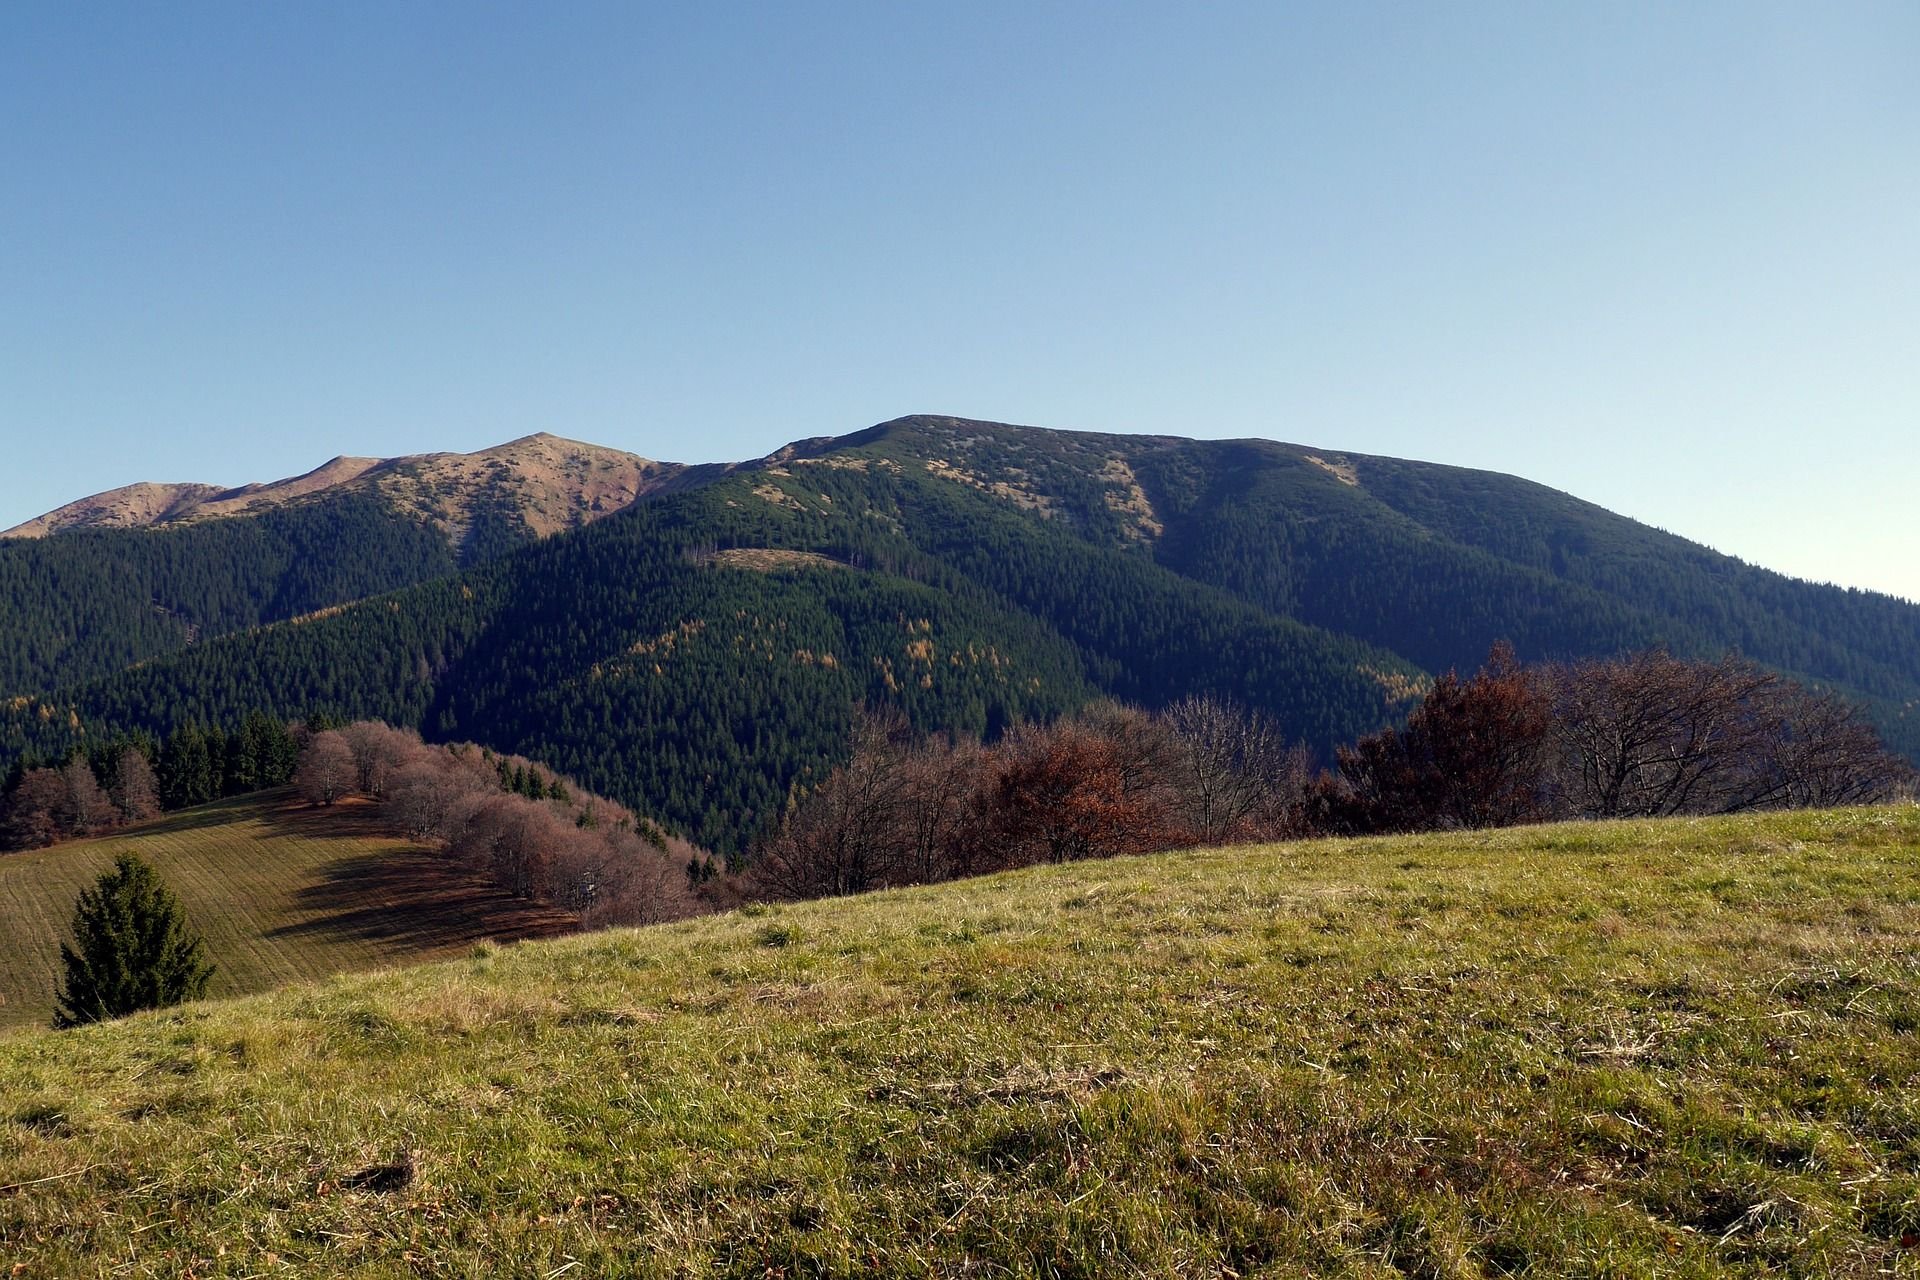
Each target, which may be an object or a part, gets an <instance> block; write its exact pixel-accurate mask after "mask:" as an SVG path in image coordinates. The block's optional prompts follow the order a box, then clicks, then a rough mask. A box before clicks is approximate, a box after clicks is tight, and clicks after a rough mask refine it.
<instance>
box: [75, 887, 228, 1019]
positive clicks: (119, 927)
mask: <svg viewBox="0 0 1920 1280" xmlns="http://www.w3.org/2000/svg"><path fill="white" fill-rule="evenodd" d="M73 939H74V941H73V945H71V946H69V945H68V944H66V943H62V944H61V945H60V959H61V961H62V963H64V964H65V965H66V971H67V973H66V983H65V985H64V987H63V989H62V990H61V992H60V1002H59V1007H58V1009H57V1010H56V1011H55V1013H54V1015H53V1025H54V1026H56V1027H77V1026H81V1025H82V1024H84V1023H89V1022H99V1021H102V1020H103V1019H107V1018H119V1017H124V1016H126V1015H127V1014H129V1013H134V1012H137V1011H138V1010H141V1009H159V1008H163V1007H165V1006H167V1005H175V1004H179V1003H180V1002H181V1001H183V1000H192V999H194V998H196V997H197V996H199V995H200V994H202V993H203V992H204V991H206V989H207V981H208V979H210V978H211V977H212V976H213V966H212V965H211V964H209V963H207V961H206V960H205V958H204V957H203V956H202V955H201V950H200V938H199V935H198V934H196V933H194V931H193V930H192V928H191V927H190V926H189V925H188V924H187V920H186V916H185V914H184V913H183V912H182V911H181V910H180V904H179V902H178V900H176V899H175V898H174V896H173V893H172V892H171V891H170V890H169V889H168V888H167V887H166V885H165V884H163V883H161V880H160V876H159V874H158V873H157V872H155V871H154V869H153V868H152V867H151V866H149V865H148V864H147V863H145V862H143V861H141V860H140V859H139V858H137V857H135V856H133V855H132V854H130V853H123V854H121V855H120V857H119V859H118V860H116V861H115V862H114V864H113V870H111V871H109V872H107V873H106V874H104V875H102V876H101V877H100V880H99V882H98V883H97V884H95V885H94V887H93V888H91V889H86V890H83V891H82V892H81V894H80V899H79V901H78V902H77V903H76V904H75V905H74V910H73Z"/></svg>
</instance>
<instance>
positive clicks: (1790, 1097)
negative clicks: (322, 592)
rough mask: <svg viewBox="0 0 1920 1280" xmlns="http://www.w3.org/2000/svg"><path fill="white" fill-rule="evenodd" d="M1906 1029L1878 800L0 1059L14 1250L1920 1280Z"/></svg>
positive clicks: (941, 1269)
mask: <svg viewBox="0 0 1920 1280" xmlns="http://www.w3.org/2000/svg"><path fill="white" fill-rule="evenodd" d="M1917 1029H1920V810H1916V809H1915V808H1913V807H1911V806H1909V807H1906V808H1903V809H1882V810H1857V811H1848V812H1837V813H1797V814H1787V815H1770V816H1755V817H1744V818H1736V819H1717V820H1700V821H1673V822H1664V823H1639V824H1613V825H1585V826H1568V827H1549V828H1534V829H1523V830H1512V831H1504V832H1497V833H1488V834H1469V835H1451V836H1430V837H1417V838H1405V839H1384V840H1374V841H1356V842H1345V843H1340V842H1333V843H1317V844H1299V845H1284V846H1277V847H1267V848H1243V849H1228V850H1214V851H1204V852H1195V853H1185V854H1177V855H1169V856H1162V857H1155V858H1143V859H1132V860H1122V861H1113V862H1103V863H1086V864H1080V865H1073V866H1067V867H1060V868H1046V869H1039V870H1031V871H1024V872H1018V873H1013V874H1009V875H1005V876H1000V877H995V878H992V879H986V880H980V881H974V882H962V883H956V884H951V885H946V886H940V887H935V888H929V889H915V890H910V891H902V892H894V893H884V894H877V895H873V896H870V897H866V898H863V899H857V900H842V901H834V902H821V903H812V904H806V905H802V906H796V907H789V908H782V909H774V910H765V909H763V910H757V911H750V912H742V913H737V914H733V915H728V916H721V917H712V918H707V919H703V920H696V921H691V922H687V923H683V924H677V925H672V926H666V927H660V928H655V929H650V930H645V931H621V932H613V933H605V934H597V935H584V936H577V937H571V938H565V939H561V940H557V941H552V942H533V943H525V944H521V945H518V946H511V947H504V948H501V947H493V946H483V947H480V948H477V949H475V950H474V951H473V952H472V953H471V954H469V955H467V956H465V957H463V958H462V959H459V960H457V961H454V962H451V963H446V964H440V965H434V966H426V967H418V968H413V969H408V970H404V971H389V972H382V973H377V974H368V975H356V976H346V977H338V978H334V979H331V980H329V981H327V982H325V983H322V984H318V985H312V986H306V987H300V988H295V989H290V990H286V991H281V992H278V993H275V994H271V995H267V996H261V997H253V998H248V999H243V1000H235V1001H230V1002H224V1003H223V1002H209V1003H204V1004H200V1005H197V1006H191V1007H188V1008H185V1009H182V1010H177V1011H172V1012H167V1013H162V1014H156V1015H144V1016H142V1017H139V1018H135V1019H132V1020H130V1021H128V1022H125V1023H122V1024H119V1025H111V1026H102V1027H97V1028H88V1029H84V1030H80V1031H75V1032H66V1033H60V1034H54V1033H39V1034H34V1035H28V1036H16V1037H13V1038H10V1039H8V1040H5V1041H0V1099H3V1101H0V1256H4V1257H5V1258H6V1259H7V1260H8V1261H9V1263H10V1264H11V1265H12V1266H13V1268H14V1274H17V1275H22V1276H91V1275H166V1276H181V1275H194V1276H255V1275H283V1274H286V1275H315V1276H322V1275H324V1276H333V1275H352V1276H475V1277H477V1276H532V1277H545V1278H547V1280H558V1277H561V1276H573V1277H585V1276H626V1275H660V1276H666V1275H725V1276H741V1277H746V1276H753V1277H768V1276H802V1275H834V1276H854V1275H874V1274H882V1275H913V1276H974V1275H977V1276H1003V1275H1021V1276H1027V1275H1031V1276H1253V1275H1268V1276H1294V1275H1303V1274H1305V1275H1333V1276H1352V1277H1462V1276H1503V1275H1531V1276H1672V1277H1689V1276H1721V1275H1743V1276H1761V1275H1768V1276H1774V1275H1784V1276H1808V1277H1813V1276H1821V1277H1825V1276H1870V1275H1889V1274H1892V1275H1914V1274H1920V1036H1917V1035H1916V1030H1917ZM0 1274H5V1269H4V1268H0Z"/></svg>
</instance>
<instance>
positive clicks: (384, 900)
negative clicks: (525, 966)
mask: <svg viewBox="0 0 1920 1280" xmlns="http://www.w3.org/2000/svg"><path fill="white" fill-rule="evenodd" d="M329 829H331V827H329ZM320 877H321V878H320V879H319V880H318V881H316V882H315V883H313V884H310V885H308V886H306V887H305V888H303V889H301V890H299V891H298V892H297V893H296V894H295V895H294V901H295V903H296V904H297V905H298V906H299V907H300V908H301V909H302V910H303V911H308V912H312V913H314V915H313V918H312V919H309V920H305V921H302V922H300V923H298V924H289V925H283V926H281V927H280V928H278V929H274V930H272V931H271V932H270V933H269V934H268V935H267V936H268V937H273V938H297V937H336V938H353V939H357V940H361V941H367V942H378V943H382V944H385V945H388V946H391V947H393V948H395V949H397V950H417V951H440V950H448V949H454V948H461V947H467V946H472V945H473V944H474V943H477V942H480V941H482V940H483V939H493V940H496V941H507V942H517V941H519V940H521V939H523V938H551V937H556V936H558V935H560V934H565V933H574V932H577V931H578V929H579V927H580V926H579V923H578V922H577V921H576V920H575V919H574V917H572V916H571V915H568V914H567V913H566V912H563V911H558V910H555V909H554V908H552V907H547V906H542V905H541V904H539V903H534V902H528V901H525V900H524V899H521V898H515V897H513V896H512V895H511V894H508V893H506V892H504V891H502V890H500V889H497V888H495V887H494V886H492V885H490V884H488V883H486V882H485V881H483V880H478V879H475V878H473V877H471V876H468V875H465V874H463V873H461V872H460V871H459V870H458V869H457V868H455V867H452V866H450V865H448V864H447V863H446V862H445V861H444V860H443V859H441V858H440V857H438V856H437V855H435V854H433V853H430V852H428V851H426V850H424V849H399V850H395V851H393V852H391V853H377V854H361V855H356V856H354V857H348V858H341V859H340V860H338V861H336V862H331V863H328V864H327V865H326V866H325V867H323V868H321V869H320Z"/></svg>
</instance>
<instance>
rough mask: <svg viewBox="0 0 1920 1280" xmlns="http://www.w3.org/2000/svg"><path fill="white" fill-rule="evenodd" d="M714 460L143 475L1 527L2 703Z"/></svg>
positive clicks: (421, 462)
mask: <svg viewBox="0 0 1920 1280" xmlns="http://www.w3.org/2000/svg"><path fill="white" fill-rule="evenodd" d="M702 470H703V469H702V468H688V467H684V466H680V465H678V464H674V463H660V462H652V461H649V460H648V459H645V458H641V457H637V456H635V455H633V454H630V453H623V452H620V451H619V450H615V449H606V448H601V447H599V446H597V445H589V444H581V443H578V442H577V441H572V440H563V439H561V438H560V437H558V436H553V435H545V434H541V435H531V436H527V437H525V438H523V439H520V440H515V441H513V442H511V443H509V444H504V445H501V446H499V447H497V448H493V449H486V450H483V451H481V452H478V453H471V454H459V453H436V454H421V455H415V456H411V457H403V458H390V459H385V460H381V459H368V458H335V459H334V460H333V461H332V462H329V463H327V464H325V465H324V466H321V467H319V468H317V469H315V470H313V471H310V472H308V473H307V474H306V475H303V476H298V477H295V478H293V479H291V480H281V481H277V482H275V483H272V484H263V485H248V486H245V487H243V488H240V489H219V488H216V487H215V486H211V485H197V484H188V485H160V484H139V485H132V486H129V487H128V488H125V489H115V490H112V491H110V492H108V493H103V494H97V495H95V496H94V497H91V498H84V499H81V500H80V501H78V502H74V503H69V504H68V505H66V506H64V507H61V508H60V509H59V510H57V511H53V512H49V513H48V514H46V515H44V516H41V517H39V518H38V519H35V520H30V521H28V522H26V523H25V524H22V525H19V526H17V527H16V528H14V529H12V530H10V531H9V532H8V534H7V535H4V536H0V604H3V605H4V606H5V608H4V612H0V695H13V694H20V693H26V692H31V691H36V690H40V689H44V688H46V687H48V686H49V685H54V684H71V683H76V682H80V681H84V680H88V679H92V678H96V677H100V676H105V675H109V674H111V673H113V672H116V671H120V670H124V669H125V668H127V667H129V666H132V665H134V664H137V663H141V662H147V661H151V660H153V659H155V658H159V657H162V656H165V655H166V654H169V653H175V652H179V651H181V650H184V649H186V648H188V647H189V646H191V645H194V644H196V643H202V642H205V641H207V640H210V639H212V638H214V637H216V636H220V635H224V634H227V633H230V632H234V631H240V630H245V629H247V628H249V627H255V626H259V625H261V624H264V623H271V622H278V621H283V620H285V619H289V618H295V617H300V616H302V615H305V614H309V613H313V612H316V611H319V610H323V609H327V608H332V607H335V606H338V605H341V604H345V603H348V602H351V601H353V600H359V599H363V598H365V597H367V596H370V595H376V594H379V593H380V592H383V591H391V590H393V589H395V588H398V587H404V586H409V585H411V584H413V583H416V582H423V581H427V580H429V579H432V578H436V577H441V576H444V575H446V574H449V573H452V572H454V571H455V570H457V569H458V568H460V567H461V566H462V565H472V564H478V563H483V562H485V561H486V560H489V559H491V558H493V557H494V556H497V555H500V554H503V553H504V552H506V551H509V550H511V549H512V548H514V547H517V546H522V545H524V544H526V543H528V542H531V541H534V540H536V539H538V538H541V537H545V536H547V535H550V534H553V533H556V532H558V531H560V530H563V529H568V528H573V527H577V526H579V525H582V524H586V523H588V522H590V521H593V520H597V519H600V518H601V517H603V516H606V515H610V514H612V513H614V512H616V511H619V510H622V509H624V508H625V507H627V506H629V505H631V504H632V503H633V502H634V501H636V500H638V499H639V498H641V497H643V496H646V495H650V494H653V493H657V492H660V491H662V490H665V489H668V488H671V487H672V486H673V485H675V484H676V483H685V482H686V481H687V479H688V477H692V476H698V475H699V474H700V473H701V471H702Z"/></svg>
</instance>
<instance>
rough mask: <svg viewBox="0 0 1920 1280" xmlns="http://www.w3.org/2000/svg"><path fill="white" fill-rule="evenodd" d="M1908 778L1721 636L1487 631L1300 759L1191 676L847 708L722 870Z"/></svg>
mask: <svg viewBox="0 0 1920 1280" xmlns="http://www.w3.org/2000/svg"><path fill="white" fill-rule="evenodd" d="M1914 777H1915V775H1914V771H1913V769H1912V767H1911V766H1910V765H1909V764H1907V762H1906V761H1904V760H1903V759H1901V758H1900V757H1898V756H1895V755H1893V754H1892V753H1891V752H1889V751H1888V750H1887V749H1886V748H1885V747H1884V746H1883V745H1882V743H1881V741H1880V739H1879V736H1878V734H1877V733H1876V732H1875V730H1874V728H1873V727H1872V725H1871V724H1869V723H1868V722H1867V721H1866V720H1865V719H1864V718H1863V717H1862V716H1861V714H1860V713H1859V712H1858V711H1857V709H1855V708H1854V707H1853V706H1852V705H1851V704H1849V703H1847V702H1846V701H1844V700H1842V699H1840V698H1838V697H1836V696H1834V695H1832V694H1829V693H1823V692H1817V691H1814V690H1810V689H1807V688H1805V687H1803V686H1801V685H1798V684H1796V683H1794V682H1792V681H1789V680H1785V679H1783V678H1782V677H1780V676H1778V675H1776V674H1774V673H1772V672H1769V671H1766V670H1765V669H1763V668H1761V667H1758V666H1756V665H1755V664H1752V663H1749V662H1746V661H1744V660H1741V659H1738V658H1726V659H1723V660H1721V661H1719V662H1712V663H1708V662H1693V661H1687V660H1684V659H1680V658H1676V657H1674V656H1672V655H1671V654H1668V653H1666V652H1665V651H1663V650H1651V651H1647V652H1644V653H1640V654H1636V655H1632V656H1629V657H1623V658H1616V659H1607V660H1597V661H1589V662H1580V663H1571V664H1559V665H1542V666H1537V667H1531V668H1527V667H1522V666H1520V665H1519V664H1518V663H1516V662H1515V661H1514V659H1513V655H1512V653H1511V651H1510V650H1509V649H1507V648H1506V647H1505V646H1497V647H1496V648H1495V650H1494V652H1493V654H1492V655H1491V656H1490V657H1489V659H1488V661H1487V664H1486V665H1485V666H1484V667H1483V668H1482V669H1481V670H1480V671H1479V672H1478V673H1476V674H1475V675H1473V676H1472V677H1469V678H1462V677H1460V676H1458V675H1455V674H1452V673H1449V674H1448V675H1446V676H1444V677H1442V678H1441V679H1440V680H1439V681H1437V682H1436V683H1435V685H1434V687H1433V688H1432V690H1431V691H1430V692H1429V693H1428V694H1427V695H1426V696H1425V698H1424V699H1423V700H1422V701H1421V703H1420V705H1419V706H1418V707H1417V708H1416V709H1415V710H1414V712H1413V714H1412V715H1411V716H1410V717H1409V719H1408V722H1407V724H1406V726H1405V727H1404V728H1402V729H1388V730H1384V731H1382V732H1380V733H1377V734H1373V735H1369V736H1368V737H1365V738H1362V739H1361V740H1360V741H1358V742H1357V743H1355V744H1353V745H1351V746H1348V747H1343V748H1341V749H1340V750H1339V751H1338V752H1337V753H1336V757H1335V764H1334V767H1332V768H1331V769H1323V770H1320V771H1318V772H1316V771H1315V770H1314V768H1313V764H1312V757H1311V755H1310V754H1309V753H1308V752H1307V751H1306V750H1305V748H1304V747H1302V746H1300V745H1298V744H1291V745H1290V744H1289V743H1288V742H1287V741H1286V739H1285V737H1284V735H1283V734H1282V733H1281V732H1280V731H1279V730H1278V728H1277V727H1276V726H1275V724H1274V723H1273V722H1272V721H1271V720H1270V719H1268V718H1267V717H1265V716H1264V715H1262V714H1261V713H1259V712H1255V711H1248V710H1246V709H1244V708H1239V707H1235V706H1233V705H1231V704H1229V703H1226V702H1224V701H1222V700H1219V699H1216V698H1212V697H1191V698H1187V699H1183V700H1182V701H1180V702H1177V703H1175V704H1174V705H1173V706H1171V707H1169V708H1168V709H1167V710H1166V711H1164V712H1162V713H1160V714H1157V715H1155V714H1148V713H1146V712H1142V711H1139V710H1135V709H1133V708H1128V707H1122V706H1119V705H1116V704H1104V705H1101V706H1098V707H1094V708H1091V709H1088V710H1086V711H1083V712H1081V713H1079V714H1077V715H1074V716H1071V717H1067V718H1064V719H1062V720H1059V721H1056V722H1054V723H1053V724H1051V725H1047V726H1033V725H1028V726H1020V727H1018V728H1016V729H1015V730H1013V731H1012V732H1010V733H1009V734H1008V735H1007V736H1006V737H1005V738H1004V739H1003V740H1002V741H1000V742H998V743H996V744H993V745H991V746H983V745H981V744H979V743H978V742H974V741H970V740H965V739H954V738H951V737H945V738H931V739H930V738H925V737H920V736H916V735H915V734H913V733H912V732H911V730H910V729H909V728H908V726H907V725H906V724H905V723H904V722H902V721H901V720H900V719H899V718H898V717H890V716H888V715H886V714H884V713H881V714H868V715H865V716H863V717H862V718H861V720H860V722H859V725H858V728H857V730H856V733H855V738H854V743H853V751H852V756H851V759H850V760H849V761H848V762H847V763H846V764H845V765H844V766H842V767H840V768H838V769H835V770H834V771H833V772H832V773H831V774H829V775H828V776H827V777H826V778H825V779H824V780H823V781H822V782H821V783H820V784H819V785H818V786H816V787H813V788H811V789H807V790H802V789H799V788H796V789H795V791H794V793H793V795H792V797H791V799H790V802H789V804H788V806H787V809H786V812H785V814H784V815H783V818H782V820H781V823H780V825H779V827H778V828H777V829H776V830H775V831H773V832H772V833H770V834H769V835H768V836H767V837H765V838H764V839H762V840H761V841H759V842H758V843H757V845H756V847H755V849H754V852H753V857H752V859H751V861H750V862H749V864H748V867H747V870H746V872H745V875H744V877H743V880H744V885H745V888H746V891H747V892H748V893H750V894H756V895H760V896H768V897H777V898H812V897H822V896H828V895H834V894H844V893H857V892H861V891H864V890H868V889H875V888H880V887H884V886H888V885H901V884H917V883H928V882H933V881H940V880H948V879H953V878H956V877H960V876H967V875H977V874H982V873H985V872H992V871H1000V870H1005V869H1008V868H1012V867H1020V866H1028V865H1034V864H1038V863H1047V862H1062V861H1068V860H1072V859H1078V858H1091V857H1109V856H1114V855H1118V854H1129V853H1144V852H1148V851H1151V850H1157V849H1167V848H1174V847H1180V846H1186V845H1209V844H1220V843H1228V842H1233V841H1246V840H1262V839H1278V838H1287V837H1299V836H1316V835H1360V834H1375V833H1388V832H1411V831H1427V830H1444V829H1461V828H1484V827H1497V826H1507V825H1513V824H1517V823H1524V822H1540V821H1550V820H1559V819H1580V818H1616V817H1656V816H1668V815H1677V814H1713V813H1734V812H1740V811H1742V810H1747V809H1759V808H1786V807H1808V806H1827V805H1842V804H1864V803H1873V802H1878V801H1882V800H1886V799H1888V798H1890V797H1892V796H1894V795H1896V794H1898V793H1899V792H1901V790H1902V789H1903V788H1911V787H1912V786H1913V785H1914Z"/></svg>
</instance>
